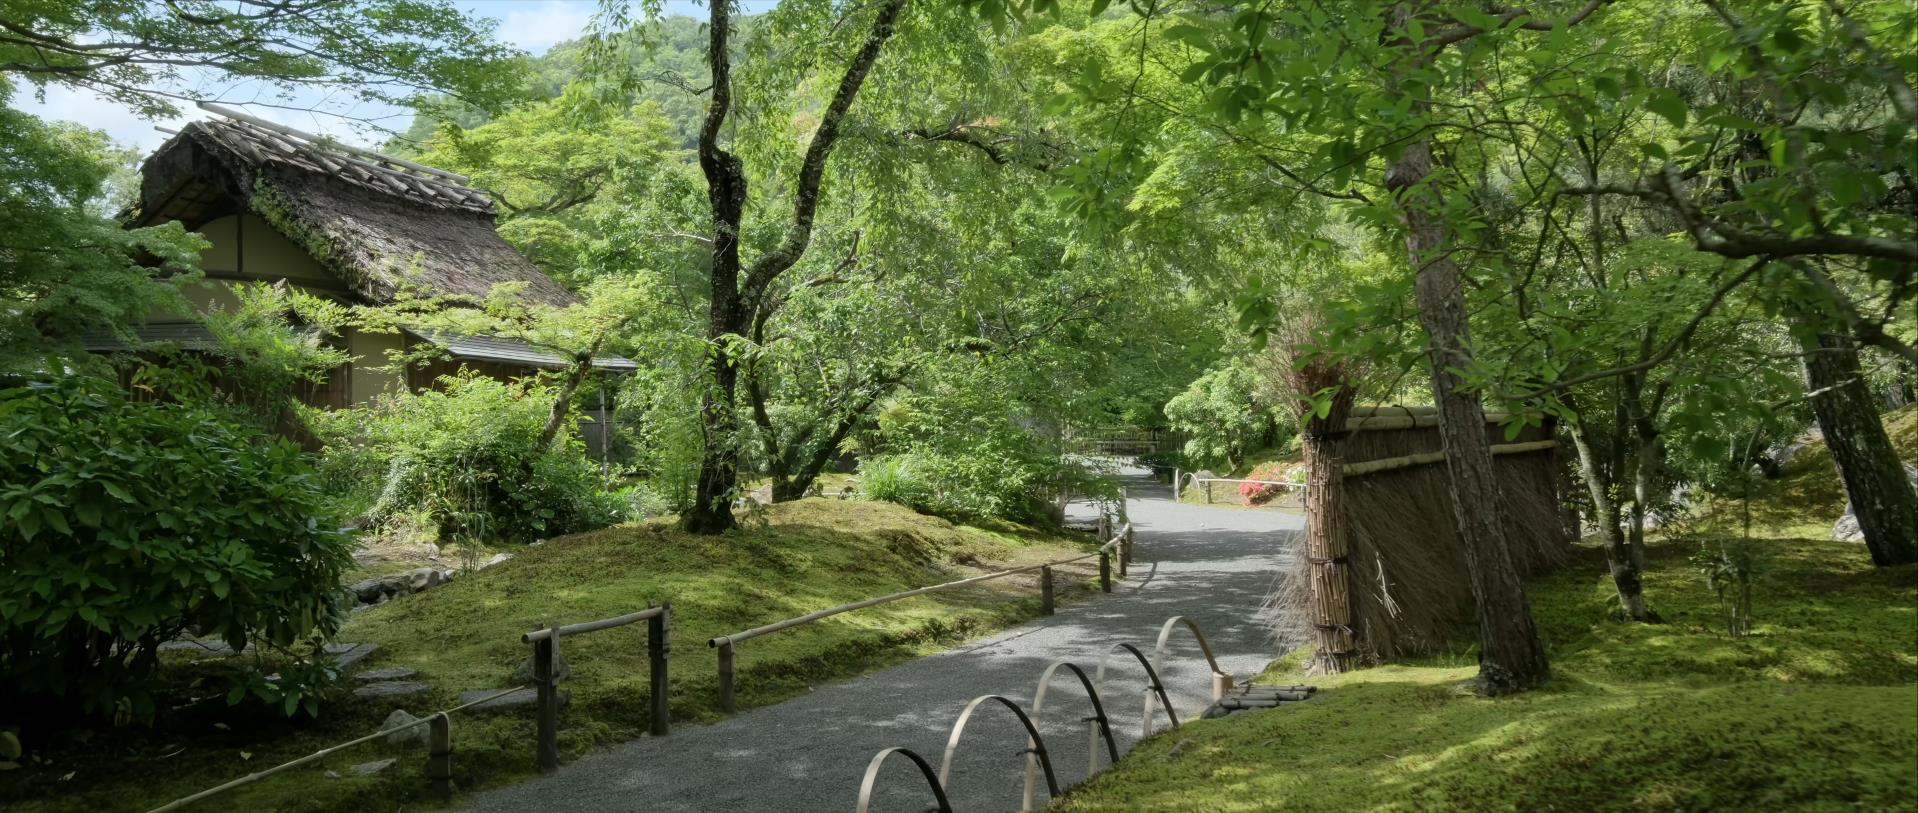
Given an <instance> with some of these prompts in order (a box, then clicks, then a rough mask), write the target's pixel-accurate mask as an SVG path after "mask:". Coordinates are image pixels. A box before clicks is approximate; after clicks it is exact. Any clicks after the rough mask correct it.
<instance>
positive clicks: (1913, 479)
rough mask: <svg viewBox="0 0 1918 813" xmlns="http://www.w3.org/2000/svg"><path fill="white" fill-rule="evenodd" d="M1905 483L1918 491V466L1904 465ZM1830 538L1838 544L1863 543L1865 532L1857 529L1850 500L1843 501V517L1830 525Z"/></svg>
mask: <svg viewBox="0 0 1918 813" xmlns="http://www.w3.org/2000/svg"><path fill="white" fill-rule="evenodd" d="M1905 481H1906V482H1909V483H1911V487H1912V488H1914V489H1918V466H1914V465H1912V464H1910V463H1906V464H1905ZM1831 538H1832V539H1835V540H1837V541H1839V542H1863V541H1865V531H1864V529H1863V528H1860V527H1858V512H1856V511H1854V510H1853V509H1852V505H1851V501H1850V500H1846V501H1845V515H1844V516H1841V517H1839V518H1838V521H1837V522H1834V523H1832V526H1831Z"/></svg>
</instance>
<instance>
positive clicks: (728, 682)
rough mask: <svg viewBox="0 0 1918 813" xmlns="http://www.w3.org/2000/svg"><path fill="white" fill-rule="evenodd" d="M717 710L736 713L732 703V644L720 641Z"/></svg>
mask: <svg viewBox="0 0 1918 813" xmlns="http://www.w3.org/2000/svg"><path fill="white" fill-rule="evenodd" d="M719 710H720V711H723V712H726V713H728V714H730V713H732V712H735V711H738V710H739V707H738V706H737V705H736V704H735V703H734V702H733V642H731V641H722V642H720V644H719Z"/></svg>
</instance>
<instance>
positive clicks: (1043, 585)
mask: <svg viewBox="0 0 1918 813" xmlns="http://www.w3.org/2000/svg"><path fill="white" fill-rule="evenodd" d="M1100 525H1101V528H1102V529H1103V528H1106V527H1109V526H1108V525H1107V524H1106V520H1105V518H1104V517H1103V516H1102V517H1101V522H1100ZM1132 536H1133V531H1132V524H1131V523H1126V524H1125V525H1124V526H1123V527H1122V528H1120V529H1119V531H1118V532H1116V533H1114V534H1113V535H1112V537H1111V539H1109V540H1107V541H1106V543H1105V544H1104V545H1100V546H1099V549H1098V550H1096V551H1094V552H1092V553H1088V554H1085V555H1083V556H1074V557H1070V558H1066V559H1059V560H1056V561H1051V562H1046V563H1044V564H1037V565H1026V566H1025V567H1016V568H1013V569H1011V570H1001V571H998V572H996V573H986V574H984V575H980V576H973V577H970V578H965V579H960V580H958V581H950V582H946V583H944V584H935V585H932V586H931V587H921V588H918V589H915V590H906V591H903V592H898V593H892V594H889V595H884V596H875V597H873V598H867V599H861V600H859V601H854V602H851V603H848V604H841V605H839V606H837V607H828V608H826V609H824V610H819V611H817V612H811V613H807V614H805V615H802V616H797V617H794V618H788V619H785V620H784V621H775V622H773V623H771V624H767V625H765V626H760V627H753V628H752V629H748V630H740V631H739V632H735V633H732V634H731V635H721V636H718V637H715V638H711V639H709V640H707V641H706V645H707V646H709V647H711V648H713V649H716V650H718V652H719V708H720V709H721V710H722V711H727V712H732V711H737V710H738V701H737V699H736V696H735V692H734V679H735V669H734V660H733V656H734V647H735V646H737V645H738V644H740V643H742V642H744V641H747V640H750V639H753V638H758V637H759V636H761V635H770V634H772V633H775V632H778V631H780V630H785V629H791V628H793V627H797V626H802V625H805V624H810V623H812V622H814V621H818V620H820V619H822V618H830V617H832V616H835V615H838V614H840V613H846V612H851V611H853V610H859V609H864V608H866V607H873V606H877V605H880V604H887V603H890V602H894V601H900V600H903V599H909V598H913V597H916V596H924V595H929V594H932V593H940V592H944V591H947V590H956V589H958V588H961V587H968V586H971V585H975V584H979V583H981V582H987V581H992V580H994V579H1003V578H1005V577H1007V576H1014V575H1018V574H1021V573H1031V572H1033V571H1038V572H1039V600H1040V606H1041V612H1043V613H1045V614H1046V615H1051V614H1052V613H1053V609H1054V607H1053V587H1052V569H1053V568H1054V567H1058V566H1059V565H1066V564H1071V563H1073V562H1082V561H1085V560H1087V559H1091V558H1093V557H1095V556H1097V557H1098V558H1099V590H1100V591H1101V592H1105V593H1110V592H1112V560H1113V558H1114V557H1115V556H1116V557H1117V558H1118V560H1119V577H1120V578H1124V577H1125V575H1126V566H1127V564H1128V563H1129V562H1130V561H1131V560H1132Z"/></svg>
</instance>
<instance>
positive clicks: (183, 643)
mask: <svg viewBox="0 0 1918 813" xmlns="http://www.w3.org/2000/svg"><path fill="white" fill-rule="evenodd" d="M252 647H253V645H252V644H247V645H246V647H245V648H244V649H242V650H240V651H241V652H244V651H246V649H251V648H252ZM160 651H161V652H191V653H193V654H195V655H200V654H206V655H219V656H221V657H229V656H232V655H237V654H239V653H238V652H234V651H233V647H230V646H227V645H226V642H225V641H220V640H214V639H200V638H182V639H180V640H177V641H166V642H164V643H162V644H160Z"/></svg>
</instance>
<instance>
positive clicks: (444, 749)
mask: <svg viewBox="0 0 1918 813" xmlns="http://www.w3.org/2000/svg"><path fill="white" fill-rule="evenodd" d="M672 612H673V610H672V605H671V604H667V605H664V606H657V607H648V608H646V609H644V610H640V611H639V612H636V613H629V614H627V615H622V616H617V617H614V618H605V619H601V620H598V621H587V622H584V623H580V624H567V625H565V626H560V627H550V626H549V627H541V628H540V629H536V630H533V631H532V632H529V633H526V634H525V635H522V636H520V642H521V643H526V644H531V645H532V646H533V682H532V683H530V684H521V685H518V686H514V687H513V688H510V689H501V690H500V691H498V692H495V693H493V694H489V695H487V696H485V697H481V698H478V699H475V700H473V701H471V702H468V703H462V704H460V705H457V706H454V707H452V708H450V709H446V710H445V711H439V712H434V713H432V714H429V715H427V716H425V717H421V718H420V719H418V720H414V721H413V722H410V723H406V724H404V725H400V726H396V727H393V728H388V729H383V730H381V731H375V732H373V733H371V734H368V735H366V736H364V737H360V738H358V739H354V740H349V741H347V742H343V743H340V744H339V745H334V746H330V747H327V748H322V749H320V750H318V751H315V752H313V753H311V754H308V755H306V756H303V757H300V758H299V759H295V760H292V761H290V762H283V763H281V764H279V765H275V766H273V767H271V768H267V769H265V770H262V771H256V772H254V773H250V774H247V775H246V776H243V777H240V778H239V779H235V780H233V781H231V782H228V783H226V784H223V785H218V786H215V787H211V788H207V789H206V790H203V791H200V792H199V793H195V794H193V795H191V796H186V797H183V798H180V799H176V800H174V801H172V802H168V803H167V804H164V805H161V806H160V807H156V808H154V809H153V810H151V811H149V813H172V811H176V810H180V809H183V808H185V807H186V806H188V805H190V804H192V803H194V802H198V801H201V800H203V799H207V798H209V797H212V796H217V795H219V794H221V793H225V792H227V791H229V790H232V789H234V788H238V787H242V786H245V785H250V784H252V783H254V782H258V781H260V780H262V779H265V778H267V777H269V776H272V775H274V774H277V773H280V772H282V771H285V770H289V769H292V768H297V767H299V766H301V765H306V764H308V763H311V762H315V761H317V760H320V759H324V758H326V757H328V756H331V755H333V754H335V753H338V752H340V751H344V750H346V749H348V748H352V747H354V746H356V745H362V744H365V743H368V742H372V741H373V740H376V739H379V738H381V737H390V736H392V735H394V734H396V733H399V732H403V731H410V730H412V729H415V728H418V727H420V726H427V727H428V729H427V749H426V779H427V782H428V784H429V785H430V786H431V788H432V791H433V795H434V796H435V797H437V798H438V799H440V800H441V801H448V800H451V799H452V797H453V723H452V715H453V714H454V713H455V712H460V711H465V710H466V709H470V708H473V707H474V706H482V705H485V704H487V703H491V702H494V701H496V700H499V699H500V698H503V697H505V696H507V695H509V694H512V693H514V692H518V691H523V690H525V689H526V688H527V687H528V686H531V687H532V688H534V689H535V690H537V691H538V692H539V697H538V698H537V701H536V703H535V712H534V716H535V718H536V720H537V723H536V731H537V740H536V744H535V747H534V764H535V765H536V766H537V767H538V768H539V769H540V771H541V772H551V771H553V770H555V769H557V768H558V767H559V689H558V683H559V681H558V675H557V674H555V672H554V669H553V666H554V661H555V658H556V656H557V655H558V653H559V639H560V638H563V637H566V636H569V635H581V634H584V633H588V632H597V631H599V630H606V629H612V628H614V627H623V626H626V625H627V624H633V623H638V622H640V621H646V622H648V626H647V634H646V652H647V656H648V658H649V659H650V660H651V662H652V663H651V666H652V669H651V671H652V675H651V677H652V697H651V698H649V700H650V703H651V712H652V724H651V733H652V734H653V735H654V736H664V735H665V734H667V733H668V731H669V730H670V728H671V725H672V721H671V717H670V714H669V712H668V706H667V703H666V655H667V653H668V652H669V651H671V648H672V644H671V640H670V637H669V636H670V635H671V620H672Z"/></svg>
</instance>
